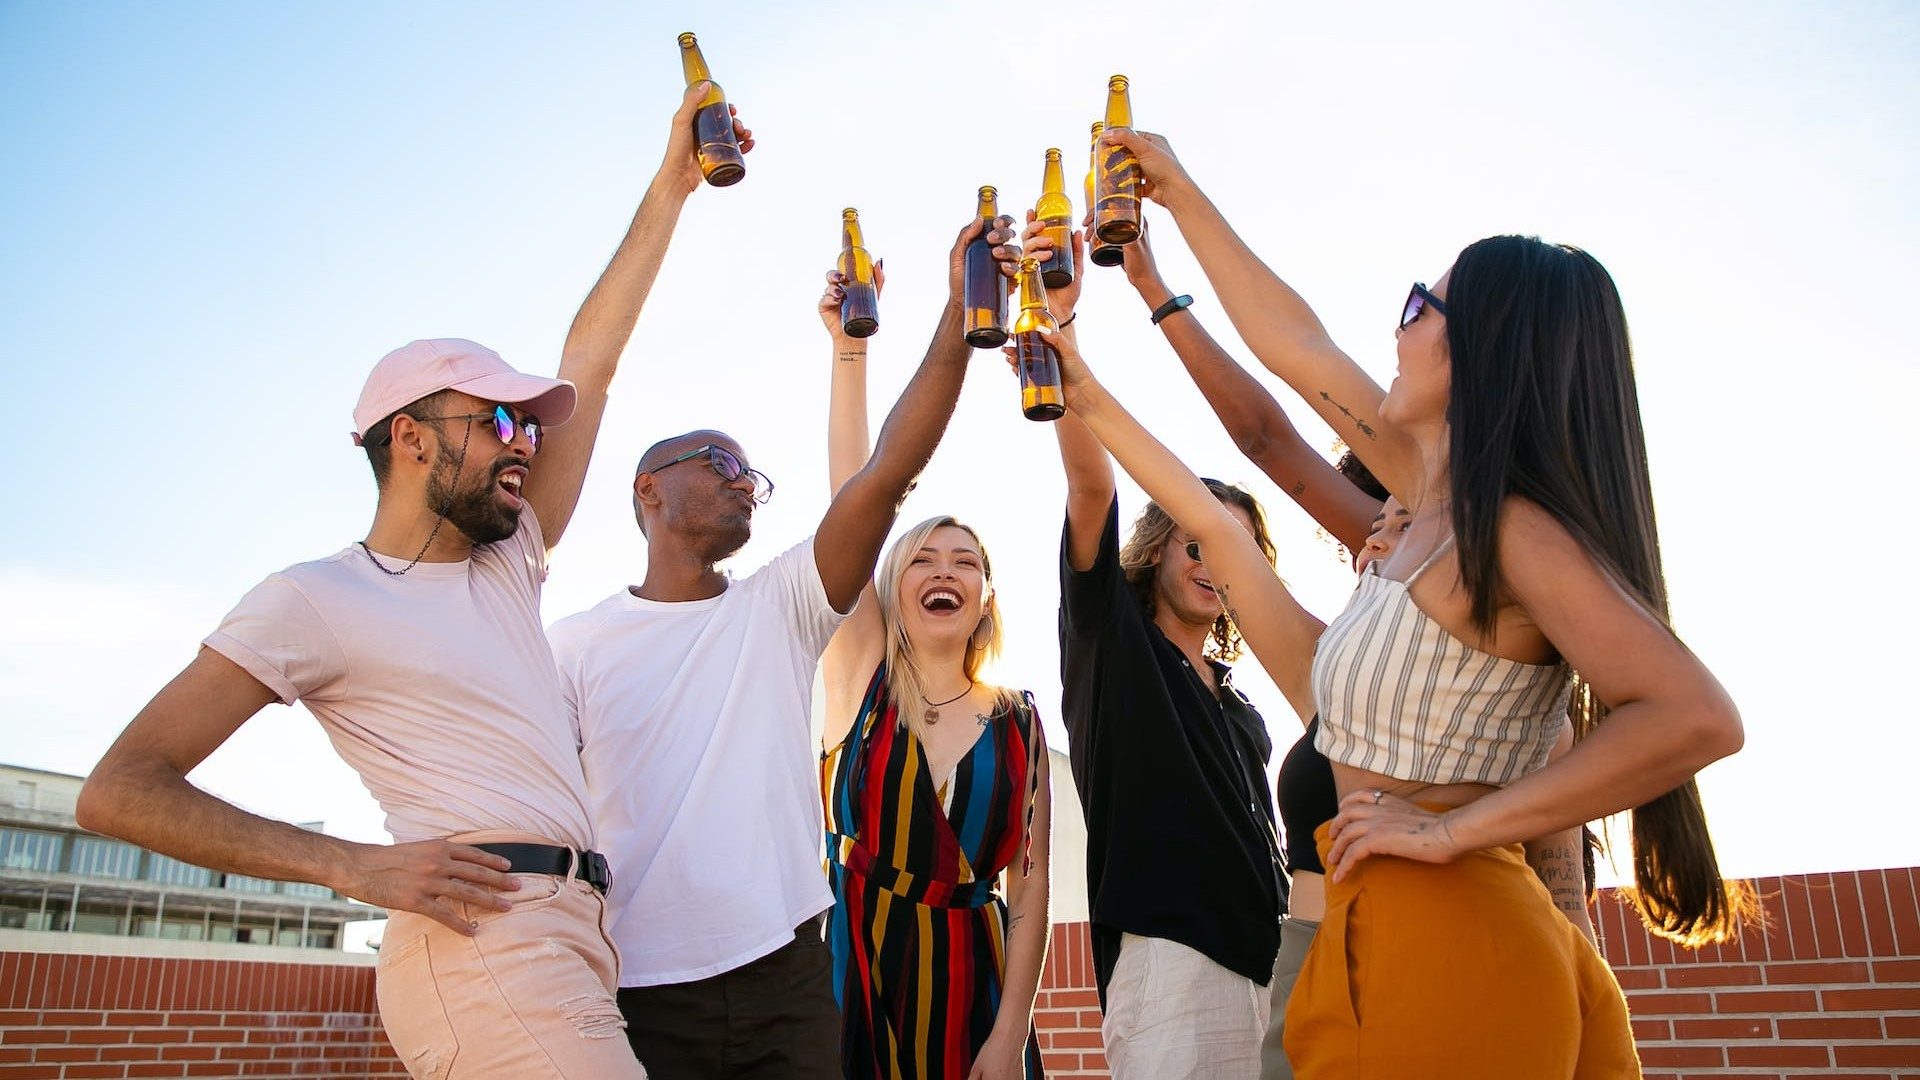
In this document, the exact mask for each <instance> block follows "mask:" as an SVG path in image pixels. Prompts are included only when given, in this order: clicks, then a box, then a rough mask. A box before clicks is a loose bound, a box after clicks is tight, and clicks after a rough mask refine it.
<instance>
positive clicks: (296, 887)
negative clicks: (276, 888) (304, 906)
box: [280, 881, 333, 900]
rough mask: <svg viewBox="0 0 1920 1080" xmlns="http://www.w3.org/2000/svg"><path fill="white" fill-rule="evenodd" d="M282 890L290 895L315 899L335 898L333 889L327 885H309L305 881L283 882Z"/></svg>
mask: <svg viewBox="0 0 1920 1080" xmlns="http://www.w3.org/2000/svg"><path fill="white" fill-rule="evenodd" d="M280 891H281V892H283V893H285V894H287V895H288V896H305V897H310V898H312V899H315V900H331V899H333V890H332V889H329V888H327V887H326V886H325V885H309V884H307V883H306V882H304V881H288V882H283V883H282V884H281V886H280Z"/></svg>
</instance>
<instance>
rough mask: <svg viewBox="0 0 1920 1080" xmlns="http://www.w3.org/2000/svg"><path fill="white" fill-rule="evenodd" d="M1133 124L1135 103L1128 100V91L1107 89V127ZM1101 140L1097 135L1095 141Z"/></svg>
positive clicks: (1124, 126) (1126, 126) (1127, 126)
mask: <svg viewBox="0 0 1920 1080" xmlns="http://www.w3.org/2000/svg"><path fill="white" fill-rule="evenodd" d="M1132 126H1133V103H1132V102H1131V101H1129V100H1127V92H1126V91H1125V90H1109V91H1107V127H1109V128H1117V127H1123V128H1130V127H1132ZM1099 141H1100V140H1099V138H1098V137H1097V136H1096V137H1095V139H1094V142H1095V143H1096V144H1097V143H1098V142H1099Z"/></svg>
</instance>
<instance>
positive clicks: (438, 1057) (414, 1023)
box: [374, 934, 460, 1080]
mask: <svg viewBox="0 0 1920 1080" xmlns="http://www.w3.org/2000/svg"><path fill="white" fill-rule="evenodd" d="M427 938H428V935H426V934H422V935H420V936H419V937H416V938H414V939H413V940H411V941H408V942H405V943H404V944H401V945H398V946H394V947H392V948H391V949H382V950H381V951H380V958H379V960H378V967H377V970H376V972H375V974H376V975H377V976H378V977H377V978H376V979H375V980H374V994H375V997H376V998H377V999H378V1001H379V1003H380V1022H381V1024H382V1025H384V1026H385V1027H386V1029H387V1039H388V1041H389V1042H391V1043H392V1044H393V1049H394V1051H395V1052H396V1053H398V1054H399V1055H400V1060H401V1061H402V1062H404V1063H405V1064H406V1066H407V1071H408V1072H409V1073H411V1074H412V1075H413V1076H414V1077H415V1080H444V1078H445V1077H447V1076H448V1075H450V1074H451V1073H452V1072H453V1059H454V1058H455V1057H456V1056H457V1055H458V1054H459V1053H460V1040H459V1037H458V1036H456V1035H455V1034H454V1033H453V1024H452V1022H451V1021H449V1020H448V1019H447V1009H446V1005H445V1004H444V1003H443V1002H442V1001H441V1000H440V984H439V981H438V979H436V978H435V976H434V973H433V954H432V952H431V951H430V950H429V948H428V942H427Z"/></svg>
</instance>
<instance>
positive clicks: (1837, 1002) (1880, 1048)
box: [1034, 868, 1920, 1080]
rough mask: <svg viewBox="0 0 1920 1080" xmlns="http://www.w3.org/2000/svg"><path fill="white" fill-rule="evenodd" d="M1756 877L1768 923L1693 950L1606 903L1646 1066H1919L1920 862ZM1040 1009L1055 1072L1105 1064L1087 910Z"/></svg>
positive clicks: (1844, 1073)
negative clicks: (1903, 866)
mask: <svg viewBox="0 0 1920 1080" xmlns="http://www.w3.org/2000/svg"><path fill="white" fill-rule="evenodd" d="M1755 885H1756V887H1757V888H1758V889H1759V891H1760V894H1761V897H1762V899H1763V901H1764V902H1765V905H1766V910H1767V917H1768V921H1769V925H1768V926H1767V927H1766V928H1765V929H1759V928H1755V929H1750V930H1749V931H1748V932H1747V933H1746V934H1745V935H1743V936H1742V938H1741V939H1740V940H1739V941H1738V942H1736V943H1734V944H1732V945H1725V946H1712V947H1709V948H1706V949H1702V950H1700V951H1699V952H1694V953H1689V952H1686V951H1685V950H1680V949H1675V948H1674V947H1673V946H1671V945H1669V944H1667V943H1666V942H1664V941H1661V940H1659V939H1657V938H1654V937H1652V936H1651V935H1649V934H1648V933H1647V932H1646V931H1645V930H1643V929H1641V927H1640V922H1639V919H1638V918H1636V917H1635V916H1634V914H1633V912H1632V910H1631V909H1630V908H1628V907H1627V906H1626V905H1625V904H1624V903H1622V902H1621V901H1619V900H1618V899H1617V898H1616V897H1614V896H1613V895H1612V894H1611V893H1610V892H1609V893H1603V894H1602V896H1601V898H1600V901H1599V903H1598V904H1597V905H1596V906H1595V909H1594V914H1595V924H1596V925H1597V926H1598V927H1599V928H1600V932H1601V933H1602V934H1603V935H1604V937H1605V952H1606V956H1607V960H1608V962H1609V963H1611V964H1612V965H1613V970H1614V973H1615V974H1616V975H1618V976H1619V979H1620V985H1621V986H1622V987H1623V988H1624V989H1625V990H1626V992H1627V999H1628V1003H1629V1005H1630V1006H1631V1008H1632V1010H1633V1018H1634V1019H1633V1027H1634V1035H1635V1037H1636V1038H1637V1039H1638V1040H1639V1044H1640V1057H1641V1061H1642V1064H1643V1065H1644V1067H1645V1069H1646V1074H1647V1078H1648V1080H1708V1078H1713V1080H1776V1078H1788V1077H1809V1076H1824V1077H1848V1078H1851V1080H1869V1078H1878V1080H1894V1078H1896V1077H1902V1078H1920V899H1916V897H1917V896H1920V868H1912V869H1895V870H1858V871H1846V872H1843V873H1836V874H1798V875H1793V876H1790V877H1783V878H1764V879H1761V880H1759V881H1757V882H1755ZM1036 1011H1037V1015H1036V1016H1035V1018H1034V1023H1035V1026H1036V1028H1037V1030H1038V1032H1039V1036H1040V1050H1041V1056H1042V1058H1043V1059H1044V1060H1045V1062H1046V1065H1047V1072H1048V1075H1050V1076H1059V1077H1104V1076H1106V1075H1107V1066H1106V1058H1105V1057H1104V1056H1103V1055H1102V1054H1101V1052H1100V1007H1099V1004H1098V1002H1097V1000H1096V998H1095V996H1094V992H1093V963H1092V960H1091V957H1090V954H1089V952H1088V939H1087V924H1085V923H1073V924H1070V925H1066V926H1056V927H1054V928H1053V946H1052V949H1051V950H1050V952H1049V954H1048V958H1047V968H1046V971H1045V972H1043V973H1042V977H1041V982H1040V997H1039V1001H1038V1002H1037V1008H1036Z"/></svg>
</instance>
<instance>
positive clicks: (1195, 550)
mask: <svg viewBox="0 0 1920 1080" xmlns="http://www.w3.org/2000/svg"><path fill="white" fill-rule="evenodd" d="M1181 546H1182V547H1185V548H1186V549H1187V558H1189V559H1192V560H1193V561H1194V562H1199V561H1200V541H1198V540H1189V541H1187V542H1186V543H1185V544H1183V545H1181Z"/></svg>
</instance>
